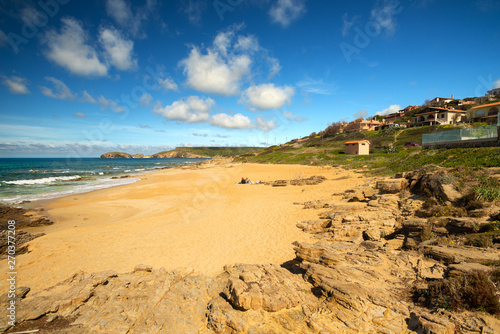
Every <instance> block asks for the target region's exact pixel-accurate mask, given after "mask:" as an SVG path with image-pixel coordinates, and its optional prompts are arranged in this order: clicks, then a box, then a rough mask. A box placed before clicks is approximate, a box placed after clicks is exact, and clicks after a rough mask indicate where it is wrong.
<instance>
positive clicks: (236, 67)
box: [0, 0, 500, 157]
mask: <svg viewBox="0 0 500 334" xmlns="http://www.w3.org/2000/svg"><path fill="white" fill-rule="evenodd" d="M499 15H500V3H499V2H498V1H494V0H476V1H457V0H455V1H447V0H443V1H437V0H434V1H433V0H412V1H410V0H374V1H313V0H308V1H306V0H216V1H212V0H211V1H201V0H189V1H157V0H143V1H130V0H105V1H97V0H95V1H94V0H87V1H77V0H40V1H14V0H13V1H6V0H0V84H1V85H0V157H95V156H99V155H100V154H102V153H104V152H108V151H115V150H119V151H125V152H129V153H132V154H134V153H144V154H152V153H156V152H159V151H162V150H167V149H170V148H173V147H176V146H266V145H273V144H276V143H277V144H279V143H282V142H285V141H286V140H290V139H293V138H297V137H302V136H306V135H309V134H310V133H311V132H313V131H319V130H322V129H324V128H325V127H326V126H327V125H328V123H331V122H336V121H340V120H346V121H350V120H353V119H355V118H357V117H359V116H363V117H367V116H373V115H375V114H387V113H389V112H393V111H397V110H398V109H399V108H404V107H406V106H407V105H413V104H417V105H420V104H422V103H423V102H424V100H426V99H432V98H434V97H436V96H443V97H451V95H452V94H454V96H455V98H465V97H471V96H482V95H484V94H485V93H486V91H487V90H489V89H492V88H495V87H500V62H499V55H500V44H499V43H498V42H497V41H499V40H500V22H499V21H498V17H499Z"/></svg>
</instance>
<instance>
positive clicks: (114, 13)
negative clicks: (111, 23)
mask: <svg viewBox="0 0 500 334" xmlns="http://www.w3.org/2000/svg"><path fill="white" fill-rule="evenodd" d="M156 6H157V1H156V0H147V1H146V4H145V5H144V6H143V7H137V8H134V9H133V10H132V8H131V7H130V4H129V3H127V2H126V1H125V0H107V1H106V12H107V13H108V15H109V16H111V17H112V18H113V19H114V20H115V22H116V23H118V25H120V26H121V27H122V28H124V29H127V31H129V32H130V33H131V34H132V36H134V37H141V38H145V37H146V34H145V33H144V32H143V29H142V25H143V23H144V22H145V21H147V20H148V19H150V18H151V15H152V14H153V13H154V11H155V8H156Z"/></svg>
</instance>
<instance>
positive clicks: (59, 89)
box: [40, 77, 76, 101]
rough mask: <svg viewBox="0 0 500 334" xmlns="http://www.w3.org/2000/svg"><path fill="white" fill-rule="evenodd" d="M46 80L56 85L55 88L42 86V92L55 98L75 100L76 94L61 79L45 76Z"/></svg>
mask: <svg viewBox="0 0 500 334" xmlns="http://www.w3.org/2000/svg"><path fill="white" fill-rule="evenodd" d="M45 80H47V81H50V82H52V84H53V85H54V89H52V88H49V87H45V86H41V87H40V90H41V91H42V94H43V95H45V96H47V97H51V98H53V99H59V100H71V101H72V100H74V99H75V98H76V94H75V93H73V92H72V91H71V90H70V89H69V88H68V86H66V85H65V84H64V82H62V81H61V80H59V79H56V78H53V77H45Z"/></svg>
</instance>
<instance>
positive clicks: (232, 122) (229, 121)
mask: <svg viewBox="0 0 500 334" xmlns="http://www.w3.org/2000/svg"><path fill="white" fill-rule="evenodd" d="M210 124H212V125H213V126H217V127H219V128H225V129H251V128H253V125H252V121H251V120H250V119H249V118H248V117H247V116H244V115H242V114H236V115H228V114H224V113H219V114H216V115H213V116H212V117H211V118H210Z"/></svg>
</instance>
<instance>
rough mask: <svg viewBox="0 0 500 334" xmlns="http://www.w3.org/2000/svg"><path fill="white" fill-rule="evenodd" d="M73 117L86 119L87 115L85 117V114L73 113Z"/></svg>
mask: <svg viewBox="0 0 500 334" xmlns="http://www.w3.org/2000/svg"><path fill="white" fill-rule="evenodd" d="M73 116H75V117H77V118H86V117H87V115H85V114H84V113H82V112H75V113H74V114H73Z"/></svg>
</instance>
